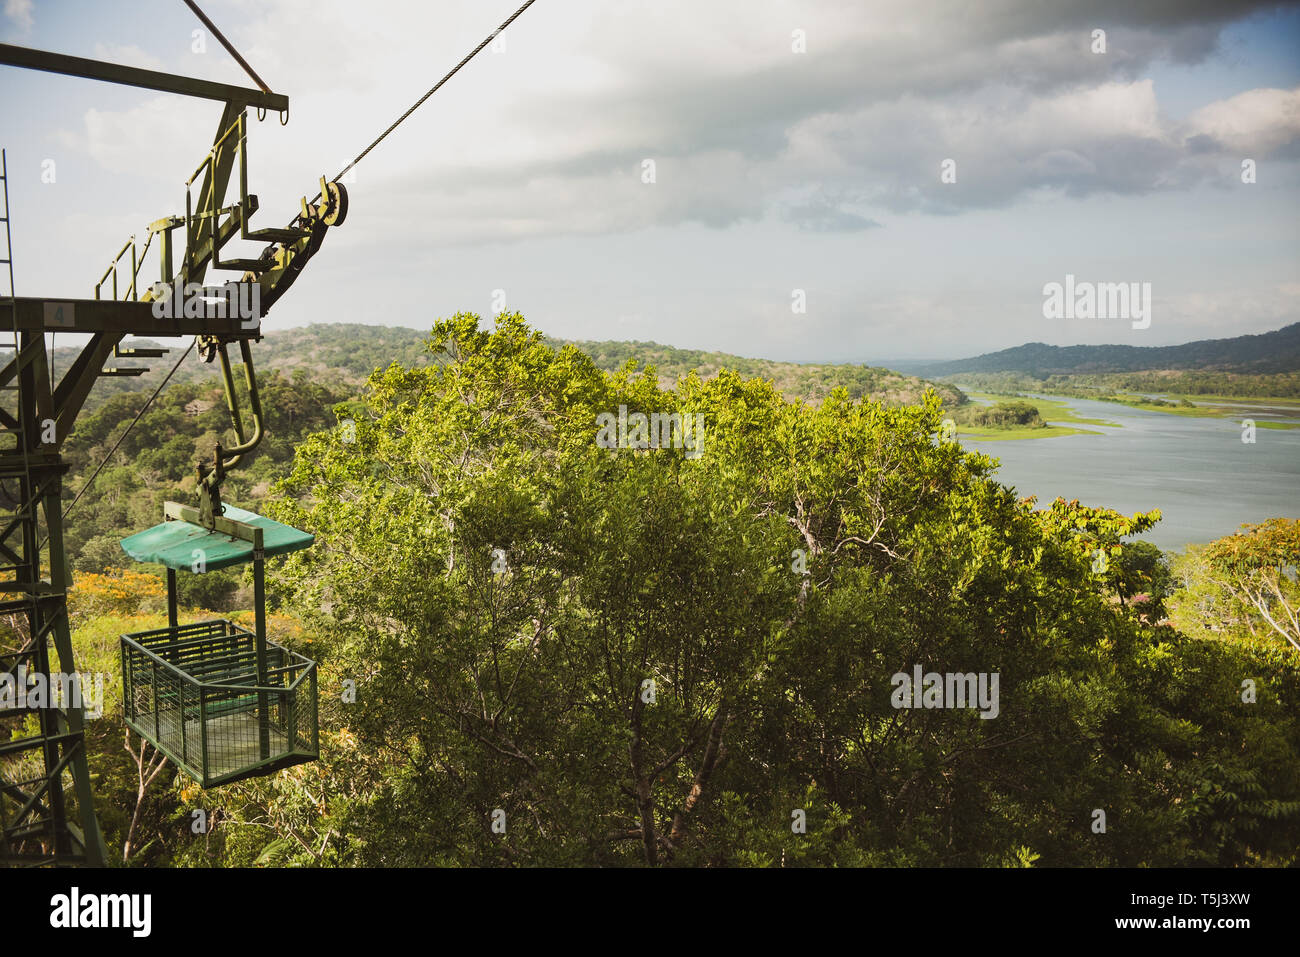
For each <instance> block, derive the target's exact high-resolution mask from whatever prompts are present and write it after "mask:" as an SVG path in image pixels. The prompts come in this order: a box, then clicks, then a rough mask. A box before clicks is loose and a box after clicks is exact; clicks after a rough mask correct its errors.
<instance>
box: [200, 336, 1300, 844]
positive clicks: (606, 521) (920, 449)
mask: <svg viewBox="0 0 1300 957" xmlns="http://www.w3.org/2000/svg"><path fill="white" fill-rule="evenodd" d="M429 355H430V357H431V360H432V361H429V362H426V363H423V364H421V365H419V366H418V367H413V368H401V367H396V366H394V367H390V368H387V369H385V370H384V371H382V372H379V373H376V374H375V375H374V376H372V378H371V380H370V383H369V387H368V389H367V392H366V394H365V396H364V398H363V400H362V403H361V405H359V406H354V407H352V409H351V411H350V412H349V415H351V416H353V417H354V418H355V420H356V430H355V436H353V435H351V434H350V432H349V431H346V430H342V429H337V428H334V429H329V430H325V431H321V432H318V433H317V434H315V435H313V436H311V437H309V438H308V439H307V440H306V441H305V442H304V443H303V444H302V445H301V447H300V448H299V450H298V454H297V457H296V459H295V462H294V467H293V471H292V474H291V475H290V476H289V478H288V479H287V480H286V482H285V483H284V484H283V485H282V486H281V491H282V495H283V497H282V499H281V500H280V501H278V502H277V503H276V505H275V513H276V515H277V517H279V518H280V519H282V520H284V521H288V522H291V523H292V524H295V525H297V526H299V527H302V528H306V529H309V530H311V531H313V532H314V533H315V534H316V535H317V536H318V543H317V545H316V547H314V548H313V549H310V550H308V551H305V552H300V553H297V554H295V555H293V556H290V557H288V558H287V559H286V560H285V562H284V564H283V565H282V578H281V581H280V582H279V586H280V587H281V588H283V589H285V592H286V594H287V596H288V598H289V602H290V605H291V607H292V609H293V611H294V612H295V613H296V614H297V615H299V616H300V617H301V619H302V621H303V624H304V628H305V630H306V632H307V633H309V634H311V635H313V636H315V638H316V644H315V645H314V646H313V647H314V648H315V651H314V654H316V655H317V656H318V657H320V658H321V659H322V685H321V687H322V712H323V713H322V725H323V729H324V730H323V735H324V740H323V758H322V761H321V762H319V763H318V764H317V765H312V766H309V767H307V768H303V769H294V771H293V772H286V773H284V774H281V775H277V776H275V777H273V778H271V779H267V780H264V781H250V782H245V783H244V784H241V785H240V786H239V787H238V788H232V789H222V790H221V791H220V792H219V793H215V794H212V795H207V796H205V798H204V799H205V800H206V801H209V802H210V803H211V804H214V805H215V806H216V807H217V808H218V811H219V815H220V819H221V820H222V821H223V822H224V824H223V825H222V827H221V828H219V829H218V834H217V835H216V836H215V837H214V838H213V841H215V843H213V842H212V841H209V842H207V843H205V845H204V848H205V850H204V852H203V853H204V854H205V855H207V856H201V859H202V861H204V862H215V861H221V862H226V863H247V864H257V863H260V864H269V863H296V864H316V863H319V864H368V865H376V864H385V865H404V864H444V865H451V864H519V865H566V864H632V863H657V864H667V863H671V864H677V865H727V864H732V865H746V866H781V865H786V866H792V865H795V864H806V865H826V864H873V865H890V864H893V865H918V864H919V865H985V866H1001V865H1008V864H1010V865H1014V866H1025V865H1029V864H1035V863H1037V864H1041V865H1044V866H1060V865H1085V866H1092V865H1124V866H1135V865H1151V866H1165V865H1174V864H1177V865H1188V864H1246V863H1272V864H1285V863H1290V862H1293V861H1294V860H1295V854H1296V847H1297V845H1298V844H1300V758H1298V757H1297V741H1298V740H1300V733H1298V729H1297V726H1296V721H1295V719H1294V717H1293V715H1294V713H1295V709H1294V702H1295V700H1296V692H1297V690H1298V685H1300V681H1298V673H1297V666H1296V662H1295V661H1294V660H1288V659H1284V658H1279V657H1277V656H1276V655H1271V654H1270V653H1268V652H1262V651H1259V650H1256V649H1253V648H1250V647H1246V646H1241V645H1235V644H1227V643H1223V642H1219V641H1213V640H1205V639H1203V638H1199V637H1189V636H1186V635H1181V634H1179V633H1178V632H1175V631H1173V630H1172V629H1170V628H1167V627H1150V626H1148V625H1145V624H1143V623H1142V620H1141V619H1140V618H1139V617H1138V616H1135V615H1131V614H1129V613H1128V610H1127V608H1126V607H1125V606H1124V605H1123V598H1124V597H1126V596H1131V595H1132V594H1134V589H1136V588H1137V587H1138V586H1139V585H1142V586H1143V587H1145V588H1146V589H1147V590H1148V592H1149V593H1155V592H1157V591H1158V590H1159V589H1158V588H1157V584H1158V578H1159V567H1160V562H1159V560H1157V559H1156V557H1155V556H1153V555H1150V554H1149V553H1146V552H1145V551H1143V550H1142V549H1133V546H1132V545H1124V544H1122V541H1121V540H1122V539H1123V538H1124V537H1125V536H1129V535H1134V534H1138V533H1140V532H1141V531H1143V530H1145V529H1146V528H1149V527H1150V526H1151V524H1153V523H1154V522H1155V521H1157V520H1158V518H1159V513H1158V512H1155V511H1153V512H1150V513H1145V514H1141V513H1140V514H1138V515H1134V516H1123V515H1120V514H1119V513H1116V512H1113V511H1112V510H1108V509H1092V508H1087V507H1084V506H1081V505H1079V504H1078V503H1077V502H1076V503H1066V502H1056V503H1053V505H1052V506H1051V507H1050V508H1048V509H1046V510H1043V511H1035V510H1034V508H1033V504H1034V503H1033V501H1032V500H1026V501H1018V500H1017V499H1016V498H1015V496H1014V495H1013V493H1012V492H1011V491H1010V490H1008V489H1006V488H1004V487H1002V486H1001V485H999V484H997V483H996V482H995V481H993V480H992V479H991V478H990V476H991V473H992V469H993V466H994V463H993V461H992V460H991V459H989V458H987V457H986V456H983V455H981V454H978V453H968V452H965V451H963V450H962V449H961V448H960V447H959V446H957V445H956V444H954V443H942V442H938V441H936V438H935V434H936V433H937V432H938V430H939V428H940V424H941V419H942V416H943V411H942V406H941V403H940V400H939V398H938V397H937V396H934V395H928V396H926V397H925V398H924V400H923V402H922V403H921V404H919V405H917V406H912V407H892V408H891V407H888V406H886V405H882V404H880V403H876V402H872V401H863V400H855V399H853V398H852V397H850V396H849V395H848V394H847V392H846V391H844V390H836V391H834V392H831V393H830V394H829V395H827V396H826V397H825V399H824V401H822V402H820V403H819V404H817V405H809V404H804V403H801V402H790V401H787V400H786V399H785V398H784V397H783V396H782V395H781V394H780V392H779V391H778V390H777V389H776V388H775V387H774V386H773V385H772V384H771V383H770V382H765V381H762V380H757V379H744V378H742V377H741V376H740V375H738V374H736V373H734V372H729V371H724V372H721V373H719V374H718V375H716V376H714V377H712V378H709V379H707V380H706V379H705V378H703V377H701V376H699V375H687V376H685V377H683V378H682V379H681V380H679V382H678V383H677V386H676V388H674V389H668V390H665V389H662V388H660V386H659V384H658V382H657V380H656V378H655V377H653V376H652V375H648V374H638V373H637V372H636V371H635V369H634V368H633V367H632V365H631V364H625V365H624V366H622V367H620V368H619V370H618V371H616V372H615V373H613V374H607V373H603V372H602V371H601V370H600V369H598V368H597V367H596V366H595V364H594V363H593V362H592V360H591V359H589V358H588V357H587V356H586V355H584V354H583V353H582V352H581V351H579V350H578V349H576V348H574V347H572V346H566V347H564V348H562V349H559V350H555V349H553V348H551V347H549V346H548V345H547V344H546V343H545V342H544V341H543V340H542V339H541V337H540V336H539V335H538V334H537V333H535V332H532V331H531V330H529V329H528V328H527V326H526V325H525V324H524V322H523V320H522V319H521V318H520V317H519V316H503V317H501V318H500V319H499V322H498V327H497V329H496V331H494V332H486V331H483V330H480V329H479V328H478V320H477V317H474V316H472V315H458V316H456V317H455V318H453V319H451V320H446V321H443V322H440V323H438V324H437V325H436V326H435V328H434V333H433V336H432V337H431V339H430V342H429ZM620 405H626V406H628V408H629V409H632V410H637V411H643V412H647V413H649V412H656V411H658V412H681V413H692V414H702V415H704V416H705V421H706V423H707V425H706V432H705V441H704V445H703V449H702V452H703V454H701V455H700V456H699V457H697V458H689V457H687V455H686V452H685V450H682V449H658V450H644V451H637V450H634V449H620V450H611V449H605V448H600V447H598V446H597V445H596V443H595V441H594V438H595V433H596V416H597V415H598V414H600V413H602V412H612V411H614V410H616V409H617V408H618V407H619V406H620ZM1098 548H1102V549H1105V550H1106V552H1107V554H1109V555H1111V556H1112V557H1113V558H1115V559H1121V558H1122V556H1124V555H1125V554H1126V553H1127V552H1128V551H1129V550H1130V549H1133V554H1132V561H1129V562H1127V563H1126V562H1124V561H1122V560H1117V561H1116V562H1115V563H1114V564H1113V565H1112V566H1111V568H1110V570H1108V571H1107V572H1106V573H1105V574H1104V575H1102V576H1101V577H1098V575H1096V574H1094V573H1093V572H1092V570H1091V568H1090V564H1089V553H1090V552H1091V551H1093V550H1095V549H1098ZM805 565H806V569H807V574H802V571H803V568H804V566H805ZM1143 576H1145V578H1144V577H1143ZM1112 594H1118V595H1119V596H1120V599H1121V601H1120V603H1119V604H1116V603H1114V602H1113V601H1112V600H1110V597H1109V596H1110V595H1112ZM917 664H919V665H921V666H923V667H924V668H925V669H926V670H931V669H933V670H938V671H952V672H961V673H966V672H973V673H986V674H987V673H997V674H998V675H999V676H1000V712H999V714H998V716H997V718H996V719H993V720H984V719H981V717H980V715H979V714H978V713H977V712H976V711H974V710H970V709H910V708H905V709H897V708H895V707H894V706H893V704H892V703H891V678H890V676H891V675H893V674H894V673H896V672H903V673H908V672H910V671H911V669H912V667H913V665H917ZM1245 675H1248V676H1251V677H1253V678H1255V679H1256V680H1258V681H1259V683H1260V688H1261V692H1260V703H1259V705H1257V706H1246V705H1243V704H1241V702H1240V698H1239V696H1238V694H1239V688H1240V684H1241V679H1242V676H1245ZM345 680H351V681H355V682H356V687H357V702H356V703H355V704H348V703H345V702H344V701H342V699H341V695H340V689H341V687H342V685H343V682H344V681H345ZM647 681H652V682H653V686H650V685H647V684H646V682H647ZM650 688H652V689H653V694H652V695H651V697H652V700H651V699H650V698H647V695H648V694H650V691H649V690H648V689H650ZM1097 808H1101V809H1105V810H1107V812H1108V815H1109V816H1110V820H1111V826H1110V829H1109V830H1108V832H1107V833H1106V834H1104V835H1101V834H1094V833H1093V832H1092V830H1091V827H1090V824H1091V821H1092V812H1093V810H1094V809H1097ZM498 811H500V812H504V822H505V829H504V833H499V832H497V831H494V830H493V827H492V822H493V820H494V819H495V817H496V815H497V812H498ZM799 811H802V812H803V818H804V821H805V824H806V828H805V832H804V833H796V832H795V831H794V830H792V826H791V822H792V815H794V814H795V812H799ZM268 821H270V822H272V827H271V828H270V829H268V828H265V827H260V826H257V824H258V823H266V822H268ZM221 835H224V837H223V836H221ZM196 853H197V852H196ZM198 860H199V858H196V859H195V861H196V862H198Z"/></svg>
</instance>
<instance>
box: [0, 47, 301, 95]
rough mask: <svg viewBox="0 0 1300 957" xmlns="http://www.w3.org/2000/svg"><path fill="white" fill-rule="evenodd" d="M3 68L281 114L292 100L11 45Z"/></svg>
mask: <svg viewBox="0 0 1300 957" xmlns="http://www.w3.org/2000/svg"><path fill="white" fill-rule="evenodd" d="M0 65H2V66H18V67H23V68H25V69H28V70H44V71H45V72H46V73H62V74H63V75H65V76H80V77H85V78H86V79H88V80H103V81H105V82H106V83H120V84H122V85H123V86H136V87H141V88H143V89H146V90H159V91H161V92H163V93H179V94H181V95H182V96H197V97H200V98H202V99H205V100H221V101H224V102H231V101H235V102H238V103H247V104H248V105H249V106H257V107H261V108H262V109H266V110H277V111H279V112H284V111H285V110H287V109H289V98H288V97H287V96H285V95H284V94H282V93H263V92H262V91H261V90H254V89H251V88H250V87H246V86H232V85H230V84H229V83H213V82H211V81H209V80H196V79H194V78H193V77H188V76H176V75H175V74H172V73H159V72H158V71H157V70H141V69H139V68H137V67H133V66H122V65H121V64H119V63H105V62H104V61H103V60H88V59H86V58H84V57H79V56H68V55H67V54H64V53H50V52H49V51H47V50H33V49H30V48H29V47H16V46H13V45H11V44H8V43H0Z"/></svg>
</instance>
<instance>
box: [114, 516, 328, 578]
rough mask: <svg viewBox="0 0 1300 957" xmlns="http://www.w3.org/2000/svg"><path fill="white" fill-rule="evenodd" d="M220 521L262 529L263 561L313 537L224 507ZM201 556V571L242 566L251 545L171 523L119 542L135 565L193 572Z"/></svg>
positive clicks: (249, 556) (249, 557)
mask: <svg viewBox="0 0 1300 957" xmlns="http://www.w3.org/2000/svg"><path fill="white" fill-rule="evenodd" d="M222 517H223V518H228V519H233V520H234V521H236V522H241V523H243V524H245V525H252V526H254V527H257V528H260V529H262V549H263V552H264V553H265V555H266V557H267V558H270V557H271V556H272V555H284V554H287V553H289V552H296V551H298V550H299V549H302V548H307V547H308V546H309V545H311V543H312V542H314V541H315V540H316V537H315V536H314V535H312V534H311V533H310V532H304V531H302V530H301V529H297V528H294V527H293V526H292V525H284V524H281V523H280V522H277V521H274V520H273V519H269V518H267V517H265V516H264V515H258V514H257V513H256V512H249V511H246V510H244V509H242V508H236V507H235V506H233V505H227V506H225V512H224V513H223V515H222ZM195 549H199V550H201V551H202V552H203V562H204V570H205V571H213V570H215V569H218V568H229V567H231V566H232V565H245V564H247V563H248V562H251V561H252V560H253V543H252V542H246V541H243V540H242V539H238V538H234V537H232V536H230V535H227V534H225V533H224V532H216V531H212V530H211V529H208V528H204V527H203V526H202V525H195V524H194V523H193V522H185V521H180V520H172V521H167V522H162V523H161V524H158V525H155V526H154V527H153V528H147V529H145V530H144V531H143V532H137V533H136V534H134V535H129V536H127V537H126V538H124V539H122V550H123V551H124V552H126V553H127V554H128V555H130V556H131V557H132V558H134V559H135V560H136V561H137V562H159V563H161V564H163V565H166V566H167V567H168V568H174V569H176V570H177V571H193V570H194V551H195Z"/></svg>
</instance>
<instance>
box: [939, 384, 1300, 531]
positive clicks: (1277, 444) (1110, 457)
mask: <svg viewBox="0 0 1300 957" xmlns="http://www.w3.org/2000/svg"><path fill="white" fill-rule="evenodd" d="M1038 397H1039V398H1052V399H1055V400H1057V401H1060V402H1064V403H1065V404H1066V405H1067V406H1068V407H1069V408H1071V409H1073V410H1074V411H1075V413H1076V414H1077V415H1080V416H1083V417H1085V418H1093V419H1102V420H1105V421H1108V422H1115V423H1117V424H1118V425H1119V426H1120V428H1108V427H1106V426H1099V425H1075V426H1074V427H1075V428H1085V429H1090V430H1093V431H1096V432H1100V433H1102V434H1101V435H1063V436H1058V437H1057V438H1051V439H1024V440H1018V441H1002V442H981V441H979V440H978V439H975V438H969V437H966V438H963V439H962V444H963V445H965V446H966V447H968V448H972V449H979V450H980V451H981V452H984V453H986V454H988V455H991V456H993V457H994V458H996V459H998V460H999V461H1001V463H1002V467H1001V468H1000V469H999V470H998V473H997V477H998V479H999V481H1001V482H1003V483H1004V484H1006V485H1010V486H1013V487H1014V488H1015V489H1016V491H1017V492H1019V494H1021V495H1037V496H1038V501H1039V504H1040V505H1046V504H1047V503H1049V502H1051V501H1052V499H1054V498H1056V497H1057V496H1062V497H1064V498H1067V499H1073V498H1077V499H1079V500H1080V501H1081V502H1082V503H1083V504H1085V505H1094V506H1108V507H1110V508H1115V509H1118V510H1120V511H1121V512H1124V513H1126V514H1132V513H1133V512H1139V511H1140V512H1145V511H1149V510H1150V509H1153V508H1159V509H1160V511H1161V512H1162V513H1163V514H1164V519H1163V521H1161V522H1160V523H1159V524H1158V525H1156V527H1155V528H1154V529H1152V530H1151V531H1150V532H1148V533H1147V534H1146V535H1144V536H1142V537H1143V538H1146V539H1148V540H1150V541H1152V542H1154V543H1155V544H1156V545H1159V546H1160V547H1161V548H1166V549H1177V550H1182V548H1183V547H1184V546H1186V545H1187V544H1189V543H1197V542H1209V541H1213V540H1214V539H1216V538H1222V537H1223V536H1224V535H1231V534H1232V533H1233V532H1236V531H1239V530H1240V526H1241V525H1242V523H1244V522H1261V521H1263V520H1264V519H1266V518H1274V517H1277V516H1282V517H1286V518H1300V429H1291V430H1280V429H1262V428H1259V429H1256V431H1255V442H1254V444H1253V445H1248V444H1245V443H1243V442H1242V440H1241V438H1242V425H1241V421H1240V420H1237V419H1221V418H1210V417H1206V418H1193V417H1190V416H1180V415H1170V414H1168V413H1164V412H1148V411H1145V410H1143V409H1133V408H1130V407H1128V406H1125V405H1120V404H1119V403H1116V402H1097V401H1094V400H1091V399H1074V398H1068V397H1063V396H1038ZM1215 404H1221V403H1215ZM1250 411H1251V412H1253V413H1254V415H1253V416H1252V417H1254V418H1256V419H1257V420H1266V415H1267V413H1263V410H1262V409H1258V410H1255V409H1252V410H1250ZM1269 411H1272V412H1273V413H1274V415H1272V416H1268V419H1271V420H1272V421H1280V420H1283V419H1286V420H1291V421H1294V420H1295V415H1296V413H1295V411H1294V410H1288V411H1289V413H1290V414H1287V415H1285V416H1279V415H1277V412H1278V411H1281V410H1276V409H1274V410H1269ZM1261 413H1263V414H1261ZM1243 417H1244V416H1243ZM1063 424H1069V423H1063Z"/></svg>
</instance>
